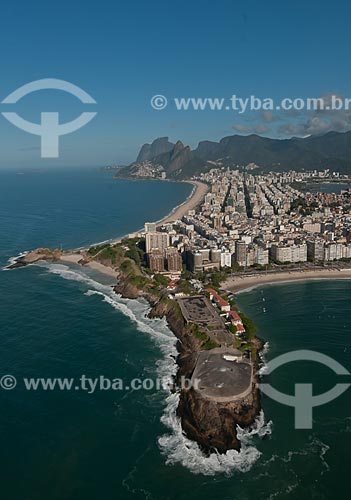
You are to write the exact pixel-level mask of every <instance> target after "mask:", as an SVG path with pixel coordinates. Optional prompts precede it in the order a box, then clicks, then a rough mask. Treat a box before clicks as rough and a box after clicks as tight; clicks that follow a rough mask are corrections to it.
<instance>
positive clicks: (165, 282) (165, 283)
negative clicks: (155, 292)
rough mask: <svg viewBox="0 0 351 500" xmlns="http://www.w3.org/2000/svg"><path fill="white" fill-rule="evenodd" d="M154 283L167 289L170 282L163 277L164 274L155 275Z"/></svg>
mask: <svg viewBox="0 0 351 500" xmlns="http://www.w3.org/2000/svg"><path fill="white" fill-rule="evenodd" d="M154 281H156V283H158V284H159V285H162V286H163V287H167V286H168V284H169V281H170V280H169V278H167V276H163V274H155V276H154Z"/></svg>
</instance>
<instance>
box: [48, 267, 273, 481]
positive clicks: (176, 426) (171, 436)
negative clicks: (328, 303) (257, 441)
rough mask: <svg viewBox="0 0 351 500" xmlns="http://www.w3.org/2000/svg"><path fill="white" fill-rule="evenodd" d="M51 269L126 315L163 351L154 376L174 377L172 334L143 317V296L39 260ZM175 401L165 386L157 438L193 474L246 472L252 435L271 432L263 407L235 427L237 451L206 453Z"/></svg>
mask: <svg viewBox="0 0 351 500" xmlns="http://www.w3.org/2000/svg"><path fill="white" fill-rule="evenodd" d="M42 266H45V267H46V268H47V269H48V270H49V271H50V272H51V273H54V274H57V275H59V276H61V277H62V278H64V279H68V280H73V281H78V282H81V283H85V284H86V285H87V287H88V290H86V291H85V295H87V296H92V295H97V296H99V297H101V298H102V300H103V301H104V302H106V303H108V304H109V305H111V306H112V307H113V308H114V309H116V310H118V311H120V312H121V313H122V314H124V315H125V316H127V317H128V318H129V319H130V320H131V321H132V322H133V323H134V324H135V325H136V327H137V329H138V330H139V331H141V332H143V333H146V334H147V335H149V336H150V337H151V338H152V339H153V340H154V341H155V342H156V343H157V345H158V347H159V348H160V350H161V351H162V353H163V358H162V359H161V360H160V361H159V363H158V364H157V372H158V376H159V377H162V379H168V380H170V381H172V380H174V377H175V375H176V373H177V364H176V357H177V349H176V338H175V336H174V335H173V333H172V332H171V331H170V330H169V328H168V326H167V323H166V321H165V319H150V318H148V317H147V312H148V310H149V305H148V304H147V302H146V301H143V300H129V299H123V298H121V297H120V296H118V295H117V294H116V293H114V291H113V290H112V288H111V286H108V285H104V284H102V283H99V282H98V281H96V280H95V279H93V278H92V277H90V276H88V275H87V274H85V272H84V269H79V270H76V269H73V268H70V267H68V266H66V265H61V264H50V263H45V264H42ZM178 403H179V393H172V392H171V390H170V389H169V390H168V395H167V397H166V405H165V408H164V413H163V416H162V417H161V421H162V423H163V424H164V425H165V426H166V427H167V428H168V429H169V432H168V433H167V434H165V435H163V436H161V437H159V439H158V444H159V447H160V450H161V453H162V454H163V455H164V456H165V457H166V463H167V464H168V465H174V464H181V465H183V466H184V467H186V468H187V469H189V470H190V471H191V472H192V473H194V474H203V475H206V476H213V475H215V474H218V473H222V474H226V475H231V474H233V473H234V472H235V471H238V472H247V471H249V470H250V469H251V467H252V465H253V464H254V463H255V462H256V461H257V460H258V459H259V457H260V455H261V453H260V452H259V451H258V450H257V449H256V447H255V446H254V443H253V438H254V437H256V436H257V437H260V438H262V437H264V436H267V435H269V434H270V433H271V426H272V424H271V422H269V423H265V421H264V414H263V411H262V412H261V413H260V415H259V416H258V417H257V419H256V422H255V423H254V424H253V426H252V427H251V428H248V429H241V428H240V427H238V428H237V431H238V438H239V439H240V441H241V443H242V449H241V451H240V452H237V451H235V450H230V451H228V452H227V453H225V454H219V453H211V454H210V455H209V456H206V455H205V454H204V453H203V452H202V451H201V450H200V448H199V446H198V445H197V443H195V442H194V441H191V440H189V439H188V438H187V437H186V436H185V435H184V433H183V431H182V427H181V422H180V419H179V418H178V417H177V414H176V410H177V407H178Z"/></svg>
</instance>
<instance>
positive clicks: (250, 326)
mask: <svg viewBox="0 0 351 500" xmlns="http://www.w3.org/2000/svg"><path fill="white" fill-rule="evenodd" d="M239 315H240V317H241V319H242V322H243V325H244V328H245V330H246V338H247V339H248V340H253V338H254V337H255V334H256V332H257V327H256V325H255V323H254V322H253V320H252V319H251V318H249V317H248V316H246V314H244V313H242V312H240V313H239Z"/></svg>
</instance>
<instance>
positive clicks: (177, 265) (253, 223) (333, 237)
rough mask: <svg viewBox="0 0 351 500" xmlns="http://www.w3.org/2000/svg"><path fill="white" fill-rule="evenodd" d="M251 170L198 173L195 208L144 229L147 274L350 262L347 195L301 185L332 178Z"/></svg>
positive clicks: (326, 174) (349, 194)
mask: <svg viewBox="0 0 351 500" xmlns="http://www.w3.org/2000/svg"><path fill="white" fill-rule="evenodd" d="M255 168H257V166H251V167H250V169H249V168H246V169H239V168H238V169H229V168H216V169H213V170H210V171H209V172H206V173H203V174H201V175H200V176H199V177H198V178H197V180H199V181H201V182H204V183H206V184H208V186H209V190H208V193H207V194H206V196H205V198H204V200H203V202H202V204H201V206H199V207H198V209H197V210H190V211H189V212H188V214H187V215H186V216H184V217H183V218H182V220H179V221H176V222H174V223H171V224H164V225H163V226H161V227H156V224H153V223H147V224H145V240H146V252H147V254H148V256H149V257H148V258H149V263H150V268H151V269H152V270H155V271H156V270H157V271H158V272H162V271H164V272H167V271H168V272H181V270H182V269H184V268H186V269H188V270H189V271H191V272H193V273H195V274H196V273H202V272H206V271H213V270H220V269H226V268H227V269H228V268H232V269H234V270H237V271H239V270H241V269H246V268H255V267H256V268H258V269H261V268H263V269H264V268H267V266H268V265H269V264H275V265H285V264H289V263H292V264H298V263H307V262H311V263H314V264H316V263H325V262H331V261H340V260H342V259H344V260H346V259H351V190H350V189H344V190H340V191H341V192H340V194H335V193H323V192H319V191H316V190H314V189H313V186H312V189H311V190H309V189H308V186H307V187H306V182H308V181H315V180H316V179H319V180H321V181H323V182H325V181H326V180H328V179H333V178H335V174H332V173H330V172H329V171H328V170H325V171H322V172H317V171H312V172H295V171H290V172H284V173H273V172H272V173H268V174H264V175H263V174H255V175H254V174H253V173H252V172H254V170H255ZM333 176H334V177H333ZM348 180H350V179H346V178H345V181H346V182H347V181H348ZM155 252H156V253H155ZM161 258H163V261H162V262H163V263H162V265H161ZM162 266H163V267H162Z"/></svg>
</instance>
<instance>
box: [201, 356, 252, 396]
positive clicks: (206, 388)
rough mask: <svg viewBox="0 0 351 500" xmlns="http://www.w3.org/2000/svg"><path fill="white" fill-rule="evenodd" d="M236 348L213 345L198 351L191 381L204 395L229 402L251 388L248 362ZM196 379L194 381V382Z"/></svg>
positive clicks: (250, 369) (250, 366)
mask: <svg viewBox="0 0 351 500" xmlns="http://www.w3.org/2000/svg"><path fill="white" fill-rule="evenodd" d="M241 356H242V353H241V352H240V351H238V350H237V349H231V348H216V349H211V350H210V351H201V352H200V353H199V356H198V359H197V362H196V366H195V370H194V373H193V376H192V383H193V385H194V387H195V388H196V390H198V391H199V392H200V393H201V395H202V396H203V397H205V398H207V399H212V400H214V401H217V402H229V401H237V400H239V399H243V398H244V397H246V396H247V395H248V394H250V392H251V390H252V365H251V363H250V362H249V360H247V359H242V358H241ZM195 383H196V385H195Z"/></svg>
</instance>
